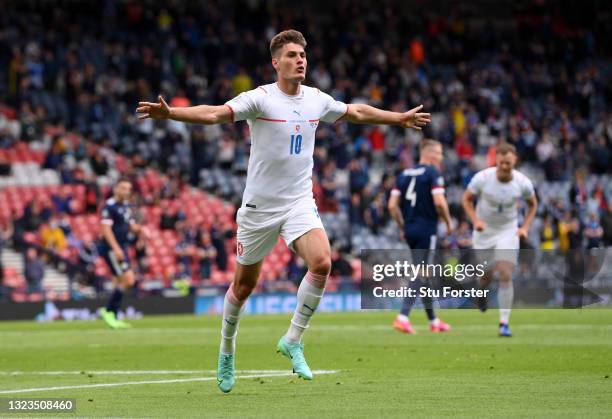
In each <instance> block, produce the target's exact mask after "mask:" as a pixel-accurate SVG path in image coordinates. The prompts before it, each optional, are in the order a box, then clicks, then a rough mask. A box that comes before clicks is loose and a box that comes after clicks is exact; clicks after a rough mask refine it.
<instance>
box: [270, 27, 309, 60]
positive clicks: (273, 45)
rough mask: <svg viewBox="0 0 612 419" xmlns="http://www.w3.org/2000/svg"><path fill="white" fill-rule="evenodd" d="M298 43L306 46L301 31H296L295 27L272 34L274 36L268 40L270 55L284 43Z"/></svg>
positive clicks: (303, 46)
mask: <svg viewBox="0 0 612 419" xmlns="http://www.w3.org/2000/svg"><path fill="white" fill-rule="evenodd" d="M290 43H293V44H298V45H301V46H302V48H306V38H304V35H302V32H299V31H296V30H295V29H288V30H286V31H282V32H279V33H277V34H276V35H274V38H272V40H271V41H270V55H271V56H272V57H274V55H275V54H276V53H277V52H278V50H280V49H281V48H282V47H283V45H286V44H290Z"/></svg>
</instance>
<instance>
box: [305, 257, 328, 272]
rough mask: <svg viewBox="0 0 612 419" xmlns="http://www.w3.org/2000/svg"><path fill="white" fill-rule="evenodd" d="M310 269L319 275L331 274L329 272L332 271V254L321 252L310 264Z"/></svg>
mask: <svg viewBox="0 0 612 419" xmlns="http://www.w3.org/2000/svg"><path fill="white" fill-rule="evenodd" d="M308 270H309V271H310V272H312V273H314V274H317V275H324V276H327V275H329V272H330V271H331V257H330V255H328V254H321V255H319V256H317V257H315V258H314V259H313V260H312V261H311V263H310V265H309V266H308Z"/></svg>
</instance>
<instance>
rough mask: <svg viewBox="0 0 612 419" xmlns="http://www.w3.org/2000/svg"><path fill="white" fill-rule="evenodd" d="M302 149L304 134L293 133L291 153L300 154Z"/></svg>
mask: <svg viewBox="0 0 612 419" xmlns="http://www.w3.org/2000/svg"><path fill="white" fill-rule="evenodd" d="M301 151H302V135H301V134H297V135H294V134H291V144H290V145H289V154H300V152H301Z"/></svg>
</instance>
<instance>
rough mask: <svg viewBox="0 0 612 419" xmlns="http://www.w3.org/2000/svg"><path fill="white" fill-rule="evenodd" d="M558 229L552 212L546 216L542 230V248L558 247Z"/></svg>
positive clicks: (551, 248)
mask: <svg viewBox="0 0 612 419" xmlns="http://www.w3.org/2000/svg"><path fill="white" fill-rule="evenodd" d="M556 239H557V230H556V229H555V225H554V223H553V218H552V216H551V215H550V214H547V215H546V216H545V217H544V224H543V225H542V229H541V231H540V249H542V250H546V251H551V250H555V249H556V248H557V244H556Z"/></svg>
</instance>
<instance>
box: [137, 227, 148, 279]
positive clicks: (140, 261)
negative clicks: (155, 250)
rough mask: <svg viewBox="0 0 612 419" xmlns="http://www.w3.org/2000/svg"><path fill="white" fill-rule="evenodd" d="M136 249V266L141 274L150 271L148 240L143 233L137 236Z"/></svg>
mask: <svg viewBox="0 0 612 419" xmlns="http://www.w3.org/2000/svg"><path fill="white" fill-rule="evenodd" d="M134 251H135V253H136V266H138V271H139V272H140V273H141V274H146V273H147V272H149V258H148V256H147V240H146V238H145V237H144V236H143V235H142V234H139V235H137V236H136V243H134Z"/></svg>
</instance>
